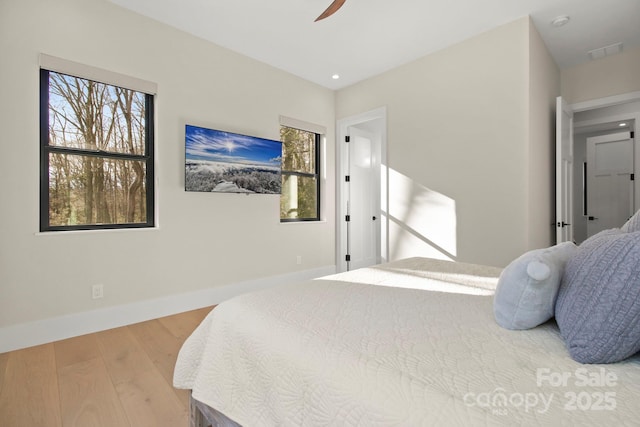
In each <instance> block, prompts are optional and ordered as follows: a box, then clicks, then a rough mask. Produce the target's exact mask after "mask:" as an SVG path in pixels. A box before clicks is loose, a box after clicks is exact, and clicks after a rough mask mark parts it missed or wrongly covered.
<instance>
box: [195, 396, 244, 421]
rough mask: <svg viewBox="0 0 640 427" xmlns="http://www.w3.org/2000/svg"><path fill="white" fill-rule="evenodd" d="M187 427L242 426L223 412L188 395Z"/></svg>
mask: <svg viewBox="0 0 640 427" xmlns="http://www.w3.org/2000/svg"><path fill="white" fill-rule="evenodd" d="M189 427H242V426H241V425H240V424H238V423H236V422H235V421H232V420H230V419H229V418H227V417H226V416H225V415H224V414H222V413H220V412H218V411H216V410H215V409H213V408H212V407H210V406H207V405H205V404H204V403H202V402H198V401H197V400H196V399H194V398H193V396H192V395H191V394H190V395H189Z"/></svg>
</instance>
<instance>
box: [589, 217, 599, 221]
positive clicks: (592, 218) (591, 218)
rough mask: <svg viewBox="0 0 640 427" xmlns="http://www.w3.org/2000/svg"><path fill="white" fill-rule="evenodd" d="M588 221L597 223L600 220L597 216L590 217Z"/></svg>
mask: <svg viewBox="0 0 640 427" xmlns="http://www.w3.org/2000/svg"><path fill="white" fill-rule="evenodd" d="M588 219H589V221H595V220H597V219H598V218H596V217H595V216H590V217H589V218H588Z"/></svg>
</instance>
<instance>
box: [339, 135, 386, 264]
mask: <svg viewBox="0 0 640 427" xmlns="http://www.w3.org/2000/svg"><path fill="white" fill-rule="evenodd" d="M348 136H349V142H348V143H347V142H345V147H346V153H347V158H348V162H347V175H346V177H345V182H344V186H345V195H346V196H347V197H346V200H345V204H346V205H345V208H346V209H347V215H348V218H345V221H346V228H347V241H346V244H347V247H346V253H347V255H348V261H347V269H348V270H355V269H356V268H361V267H366V266H369V265H373V264H377V263H379V262H380V261H379V253H380V251H379V247H380V227H379V224H380V209H379V206H380V179H379V173H378V171H379V170H380V159H379V154H378V151H379V145H380V144H379V142H378V141H376V138H377V136H376V135H375V134H374V133H371V132H367V131H366V130H363V129H359V128H358V127H356V126H350V127H349V135H348ZM347 177H348V178H347ZM347 179H348V181H347Z"/></svg>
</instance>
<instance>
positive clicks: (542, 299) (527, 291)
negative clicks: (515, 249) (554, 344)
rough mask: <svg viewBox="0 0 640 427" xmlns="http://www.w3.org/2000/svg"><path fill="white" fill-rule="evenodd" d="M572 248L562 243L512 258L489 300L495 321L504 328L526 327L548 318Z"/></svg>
mask: <svg viewBox="0 0 640 427" xmlns="http://www.w3.org/2000/svg"><path fill="white" fill-rule="evenodd" d="M576 249H577V248H576V245H575V244H573V243H572V242H564V243H560V244H558V245H556V246H552V247H550V248H544V249H536V250H533V251H530V252H527V253H525V254H524V255H522V256H520V257H519V258H517V259H515V260H514V261H512V262H511V263H510V264H509V265H508V266H507V267H506V268H505V269H504V270H503V271H502V274H501V275H500V278H499V279H498V286H497V288H496V294H495V296H494V299H493V312H494V316H495V318H496V322H497V323H498V324H499V325H500V326H502V327H503V328H506V329H530V328H534V327H536V326H538V325H540V324H542V323H544V322H546V321H547V320H549V319H550V318H552V317H553V310H554V305H555V302H556V297H557V295H558V287H559V286H560V279H561V278H562V273H563V271H564V267H565V264H566V263H567V261H568V260H569V259H570V258H571V257H572V256H573V255H574V253H575V252H576Z"/></svg>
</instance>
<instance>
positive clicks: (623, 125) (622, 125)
mask: <svg viewBox="0 0 640 427" xmlns="http://www.w3.org/2000/svg"><path fill="white" fill-rule="evenodd" d="M626 125H627V124H626V123H624V122H623V123H618V126H620V127H621V128H623V127H625V126H626Z"/></svg>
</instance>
